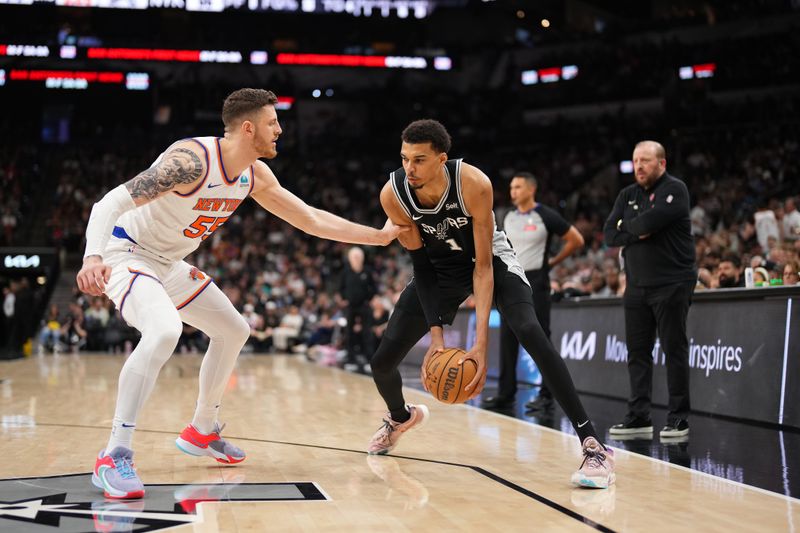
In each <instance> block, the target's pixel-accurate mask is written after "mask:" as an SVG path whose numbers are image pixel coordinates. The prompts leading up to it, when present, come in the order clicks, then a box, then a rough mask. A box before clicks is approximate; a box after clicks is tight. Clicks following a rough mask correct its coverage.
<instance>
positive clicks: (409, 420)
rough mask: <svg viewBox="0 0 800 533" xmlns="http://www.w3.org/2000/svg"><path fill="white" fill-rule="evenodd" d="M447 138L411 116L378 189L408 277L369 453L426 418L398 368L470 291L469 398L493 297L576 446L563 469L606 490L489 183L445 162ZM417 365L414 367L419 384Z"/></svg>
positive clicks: (379, 362) (597, 450)
mask: <svg viewBox="0 0 800 533" xmlns="http://www.w3.org/2000/svg"><path fill="white" fill-rule="evenodd" d="M450 144H451V140H450V135H449V134H448V133H447V130H446V129H445V128H444V126H443V125H442V124H440V123H439V122H437V121H435V120H418V121H415V122H412V123H411V124H410V125H409V126H408V127H406V129H405V130H403V134H402V147H401V151H400V157H401V159H402V162H403V166H402V168H399V169H397V170H396V171H394V172H392V174H391V176H390V178H389V182H388V183H387V184H386V185H385V186H384V187H383V190H382V191H381V205H382V206H383V209H384V211H386V214H387V215H388V216H389V218H390V219H391V220H392V222H394V223H395V224H397V225H402V226H411V230H410V231H407V232H405V233H402V234H400V236H399V240H400V243H401V244H402V245H403V246H404V247H405V248H406V249H408V250H409V254H410V255H411V259H412V263H413V265H414V279H413V280H412V281H411V283H409V284H408V286H407V287H406V289H405V290H404V291H403V293H402V295H401V296H400V299H399V300H398V302H397V305H396V307H395V310H394V313H392V316H391V318H390V319H389V324H388V326H387V329H386V331H385V332H384V335H383V338H382V340H381V342H380V345H379V346H378V349H377V351H376V352H375V354H374V356H373V358H372V361H371V365H372V373H373V379H374V380H375V384H376V385H377V387H378V392H379V393H380V394H381V396H382V397H383V399H384V401H385V402H386V405H387V407H388V409H389V412H388V413H387V415H386V417H385V419H384V420H383V425H382V426H381V427H380V429H379V430H378V431H377V432H376V433H375V435H374V436H373V437H372V440H371V441H370V443H369V446H368V452H369V453H370V454H386V453H388V452H389V451H390V450H391V449H392V448H394V447H395V446H396V444H397V442H398V440H399V438H400V437H401V435H402V434H403V433H405V432H406V431H408V430H409V429H412V428H415V427H419V426H420V425H422V424H423V423H424V422H426V421H427V419H428V418H429V413H428V409H427V407H425V406H424V405H411V404H408V405H407V404H406V403H405V400H404V399H403V391H402V385H403V383H402V379H401V377H400V372H399V371H398V366H399V365H400V362H401V361H402V360H403V358H405V356H406V354H408V352H409V351H410V350H411V348H412V347H413V346H414V345H415V344H416V343H417V342H418V341H419V340H420V339H421V338H422V337H423V336H424V335H425V334H426V333H428V332H430V335H431V344H430V347H429V349H428V351H427V353H426V354H425V362H427V361H428V360H429V358H430V357H432V356H433V354H434V353H436V352H437V351H439V350H442V349H444V334H443V329H442V328H443V326H444V325H445V324H452V322H453V319H454V318H455V315H456V311H457V309H458V306H459V305H460V304H461V302H463V301H464V300H465V299H466V298H467V297H468V296H469V295H470V294H474V296H475V304H476V305H475V312H476V316H477V320H476V341H475V345H474V346H473V347H472V348H471V349H470V351H469V352H468V353H467V354H466V355H465V356H464V359H472V360H474V361H475V363H476V365H477V368H478V372H477V375H476V376H475V378H474V379H473V380H472V381H471V382H470V383H469V384H467V385H466V387H465V390H466V391H467V392H471V397H475V396H477V395H478V394H480V392H481V390H482V389H483V385H484V383H485V381H486V346H487V344H488V342H487V341H488V336H489V312H490V310H491V306H492V300H493V299H494V303H495V305H496V307H497V309H498V311H499V312H500V313H501V315H503V318H504V319H505V320H506V321H507V323H508V325H509V326H510V328H511V329H512V331H513V332H514V334H515V335H516V337H517V338H518V339H519V340H520V343H521V344H522V345H523V346H524V347H525V349H526V350H527V351H528V353H530V354H534V355H533V357H534V360H535V362H536V365H537V366H538V367H539V369H540V371H541V373H542V377H543V379H544V381H545V382H546V383H547V385H548V387H549V388H550V390H552V391H553V395H554V396H555V398H556V400H557V401H558V402H559V404H561V406H562V408H563V409H564V412H565V413H566V414H567V416H568V417H569V419H570V421H571V422H572V425H573V427H574V428H575V431H576V432H577V434H578V437H579V438H580V440H581V442H582V444H583V455H584V460H583V463H582V464H581V466H580V468H579V470H578V471H577V472H575V473H574V474H573V476H572V482H573V483H574V484H576V485H579V486H585V487H595V488H607V487H608V486H609V485H610V484H612V483H614V480H615V474H614V454H613V450H611V449H607V448H605V447H604V446H603V444H602V443H601V441H600V438H599V437H598V435H597V433H596V432H595V430H594V427H593V426H592V423H591V421H589V417H588V416H587V415H586V412H585V411H584V409H583V406H582V405H581V402H580V399H579V398H578V394H577V393H576V392H575V387H574V385H573V383H572V378H571V377H570V375H569V372H568V371H567V367H566V365H565V364H564V361H563V360H562V359H561V356H560V355H559V354H558V352H557V351H556V350H555V349H554V348H553V345H552V344H551V343H550V340H549V339H548V338H547V336H546V335H545V333H544V331H543V330H542V327H541V326H540V325H539V321H538V320H537V319H536V314H535V312H534V310H533V296H532V292H531V288H530V285H529V284H528V281H527V279H526V278H525V273H524V271H523V269H522V266H521V265H520V264H519V262H518V261H517V258H516V256H515V255H514V251H513V250H512V249H511V246H510V245H509V243H508V240H507V239H506V237H505V234H504V233H502V232H500V231H497V229H496V226H495V221H494V214H493V212H492V184H491V182H490V181H489V178H488V177H486V175H485V174H484V173H483V172H481V171H480V169H478V168H476V167H474V166H472V165H468V164H466V163H463V162H462V161H461V160H460V159H456V160H448V159H447V152H448V150H449V149H450ZM425 362H423V365H422V369H423V370H422V372H423V383H424V382H425V376H424V372H425Z"/></svg>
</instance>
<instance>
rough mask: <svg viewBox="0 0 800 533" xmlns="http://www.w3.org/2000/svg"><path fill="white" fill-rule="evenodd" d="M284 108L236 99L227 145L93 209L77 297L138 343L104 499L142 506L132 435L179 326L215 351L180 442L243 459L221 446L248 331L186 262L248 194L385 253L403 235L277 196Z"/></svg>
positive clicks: (198, 144) (187, 152)
mask: <svg viewBox="0 0 800 533" xmlns="http://www.w3.org/2000/svg"><path fill="white" fill-rule="evenodd" d="M276 102H277V98H276V97H275V95H274V94H273V93H272V92H270V91H265V90H260V89H240V90H238V91H235V92H233V93H232V94H230V95H229V96H228V97H227V98H226V99H225V103H224V104H223V108H222V121H223V123H224V125H225V136H224V137H223V138H215V137H199V138H191V139H184V140H181V141H178V142H176V143H175V144H173V145H172V146H170V147H169V148H168V149H167V150H166V151H165V152H164V153H163V154H161V156H159V158H158V159H157V160H156V162H155V163H153V165H152V166H151V167H150V168H149V169H147V170H145V171H143V172H141V173H140V174H138V175H137V176H136V177H134V178H133V179H131V180H130V181H128V182H127V183H125V184H124V185H120V186H119V187H117V188H116V189H114V190H112V191H110V192H109V193H108V194H106V195H105V196H104V197H103V198H102V199H101V200H100V201H99V202H97V203H96V204H95V205H94V208H93V209H92V213H91V216H90V218H89V224H88V227H87V228H86V253H85V255H84V260H83V268H81V270H80V272H79V273H78V276H77V282H78V287H79V288H80V289H81V290H82V291H83V292H85V293H87V294H92V295H100V294H106V295H107V296H108V297H109V298H111V300H113V301H114V303H115V304H116V306H117V308H118V309H119V311H120V313H121V314H122V317H123V318H124V319H125V321H126V322H128V324H130V325H132V326H133V327H135V328H136V329H138V330H139V331H140V332H141V334H142V338H141V340H140V342H139V344H138V345H137V346H136V348H135V349H134V350H133V352H132V353H131V355H130V357H129V358H128V360H127V361H126V363H125V366H124V367H123V368H122V372H121V373H120V378H119V388H118V393H117V406H116V411H115V413H114V421H113V426H112V430H111V437H110V439H109V441H108V444H107V446H106V448H105V449H104V450H103V451H101V452H100V454H99V456H98V458H97V461H96V463H95V468H94V474H93V476H92V482H93V483H94V485H95V486H97V487H98V488H100V489H102V490H103V492H104V494H105V496H106V497H108V498H141V497H143V496H144V485H143V484H142V482H141V480H140V479H139V477H138V475H137V473H136V471H135V470H134V468H133V451H132V449H131V448H132V446H131V441H132V438H133V431H134V428H135V426H136V418H137V416H138V414H139V411H140V410H141V408H142V406H143V405H144V403H145V401H146V400H147V397H148V396H149V395H150V392H151V391H152V390H153V386H154V385H155V381H156V377H157V376H158V372H159V370H160V369H161V367H162V366H163V364H164V363H165V362H166V361H167V359H169V357H170V355H172V352H173V351H174V349H175V346H176V345H177V343H178V338H179V337H180V334H181V329H182V324H181V323H182V322H185V323H187V324H190V325H192V326H194V327H196V328H197V329H199V330H201V331H203V332H204V333H205V334H206V335H208V337H209V338H210V340H211V342H210V344H209V347H208V351H207V352H206V354H205V357H204V358H203V363H202V365H201V367H200V387H199V389H200V391H199V396H198V398H197V407H196V410H195V414H194V418H193V420H192V422H191V423H190V424H189V425H188V426H187V427H186V428H185V429H184V430H183V432H182V433H181V434H180V436H179V437H178V439H177V441H176V443H177V445H178V447H179V448H180V449H181V450H183V451H184V452H186V453H188V454H191V455H198V456H202V455H205V456H209V457H212V458H214V459H216V460H217V461H219V462H221V463H227V464H232V463H238V462H241V461H242V460H244V458H245V453H244V452H243V451H242V450H240V449H239V448H237V447H236V446H234V445H233V444H231V443H229V442H227V441H226V440H225V439H223V438H222V437H221V436H220V432H221V430H222V426H220V425H219V423H218V422H217V413H218V411H219V406H220V402H221V400H222V394H223V391H224V389H225V385H226V384H227V383H228V379H229V378H230V375H231V372H232V371H233V367H234V364H235V362H236V358H237V356H238V355H239V351H240V349H241V348H242V346H243V345H244V343H245V341H246V340H247V338H248V336H249V335H250V328H249V326H248V325H247V322H245V320H244V319H243V318H242V316H241V315H240V314H239V313H238V312H237V311H236V309H235V308H234V306H233V305H232V304H231V302H230V301H229V300H228V298H227V297H226V296H225V295H224V294H223V293H222V291H221V290H220V289H219V288H218V287H217V286H216V285H215V284H214V283H213V282H212V280H211V278H209V277H208V276H207V275H206V274H205V273H203V272H201V271H199V270H198V269H197V268H195V267H192V266H191V265H189V264H188V263H186V262H185V261H183V259H184V258H185V257H186V256H187V255H188V254H190V253H191V252H193V251H194V250H195V249H197V247H198V246H199V245H200V243H201V241H203V240H205V239H207V238H208V237H209V236H211V235H212V234H213V233H214V232H215V231H216V230H217V229H219V228H220V226H222V225H223V224H224V223H225V221H226V220H227V219H228V218H229V217H230V216H231V215H232V214H233V212H234V210H235V209H236V207H237V206H238V205H239V204H240V203H241V202H242V201H243V200H244V199H245V198H247V196H252V197H253V199H255V201H256V202H258V203H259V204H260V205H261V206H262V207H263V208H264V209H266V210H267V211H269V212H271V213H274V214H275V215H277V216H279V217H281V218H282V219H284V220H286V221H287V222H289V223H290V224H292V225H293V226H296V227H297V228H299V229H301V230H303V231H305V232H307V233H309V234H311V235H315V236H317V237H322V238H328V239H334V240H339V241H342V242H349V243H354V244H367V245H386V244H388V243H390V242H391V241H392V240H394V238H395V237H397V235H398V234H399V233H400V232H401V231H403V229H404V228H400V227H398V226H396V225H394V224H392V223H391V221H387V222H386V225H385V226H384V227H383V228H382V229H380V230H378V229H374V228H370V227H366V226H362V225H359V224H355V223H353V222H348V221H347V220H344V219H342V218H340V217H337V216H335V215H333V214H331V213H328V212H326V211H322V210H319V209H315V208H313V207H310V206H309V205H307V204H306V203H304V202H303V201H302V200H301V199H299V198H298V197H296V196H295V195H293V194H292V193H291V192H289V191H287V190H286V189H284V188H283V187H281V185H280V183H278V180H277V179H276V177H275V175H274V174H273V173H272V171H271V170H270V168H269V167H268V166H267V165H266V164H265V163H263V162H262V161H260V160H259V158H262V157H263V158H267V159H272V158H274V157H275V156H276V155H277V153H278V152H277V149H276V141H277V140H278V137H279V136H280V134H281V127H280V125H279V124H278V117H277V114H276V112H275V103H276Z"/></svg>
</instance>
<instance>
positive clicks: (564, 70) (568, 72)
mask: <svg viewBox="0 0 800 533" xmlns="http://www.w3.org/2000/svg"><path fill="white" fill-rule="evenodd" d="M579 70H580V69H578V66H577V65H564V66H563V67H551V68H540V69H538V70H523V71H522V84H523V85H536V84H537V83H555V82H557V81H559V80H564V81H569V80H574V79H575V78H576V77H577V76H578V72H579Z"/></svg>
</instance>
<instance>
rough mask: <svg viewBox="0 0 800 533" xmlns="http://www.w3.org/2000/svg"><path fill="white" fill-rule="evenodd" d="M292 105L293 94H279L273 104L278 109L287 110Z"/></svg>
mask: <svg viewBox="0 0 800 533" xmlns="http://www.w3.org/2000/svg"><path fill="white" fill-rule="evenodd" d="M293 105H294V97H293V96H279V97H278V103H277V104H275V109H278V110H279V111H288V110H289V109H291V108H292V106H293Z"/></svg>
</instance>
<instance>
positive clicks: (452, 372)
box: [442, 367, 458, 400]
mask: <svg viewBox="0 0 800 533" xmlns="http://www.w3.org/2000/svg"><path fill="white" fill-rule="evenodd" d="M457 377H458V367H450V368H448V369H447V378H446V379H445V380H444V388H443V389H442V400H447V399H449V398H450V390H451V389H455V388H456V378H457Z"/></svg>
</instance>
